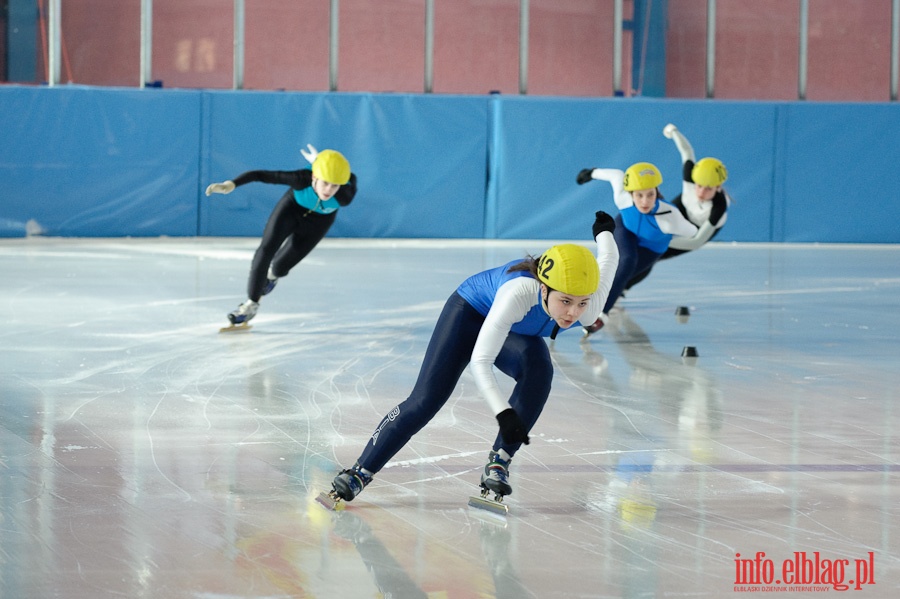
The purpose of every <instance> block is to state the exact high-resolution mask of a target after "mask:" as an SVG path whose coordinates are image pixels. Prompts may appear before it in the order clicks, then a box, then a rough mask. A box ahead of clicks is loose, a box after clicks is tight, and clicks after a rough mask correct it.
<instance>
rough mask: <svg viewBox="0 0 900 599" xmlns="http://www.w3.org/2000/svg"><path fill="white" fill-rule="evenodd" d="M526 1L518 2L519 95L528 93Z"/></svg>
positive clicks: (527, 10)
mask: <svg viewBox="0 0 900 599" xmlns="http://www.w3.org/2000/svg"><path fill="white" fill-rule="evenodd" d="M528 13H529V9H528V0H519V93H520V94H523V95H524V94H527V93H528V16H529V14H528Z"/></svg>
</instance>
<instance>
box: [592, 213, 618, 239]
mask: <svg viewBox="0 0 900 599" xmlns="http://www.w3.org/2000/svg"><path fill="white" fill-rule="evenodd" d="M594 217H595V219H594V226H593V227H592V228H591V230H592V231H593V232H594V239H597V235H599V234H600V233H602V232H603V231H609V232H610V233H612V232H613V231H615V230H616V221H614V220H613V217H611V216H610V215H608V214H607V213H605V212H603V211H602V210H599V211H597V213H596V214H594Z"/></svg>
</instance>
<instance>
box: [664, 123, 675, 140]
mask: <svg viewBox="0 0 900 599" xmlns="http://www.w3.org/2000/svg"><path fill="white" fill-rule="evenodd" d="M676 131H678V127H676V126H675V125H673V124H672V123H669V124H668V125H666V126H665V127H664V128H663V135H665V136H666V137H667V138H668V139H672V136H673V135H675V132H676Z"/></svg>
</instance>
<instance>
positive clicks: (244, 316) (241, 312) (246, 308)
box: [219, 299, 259, 333]
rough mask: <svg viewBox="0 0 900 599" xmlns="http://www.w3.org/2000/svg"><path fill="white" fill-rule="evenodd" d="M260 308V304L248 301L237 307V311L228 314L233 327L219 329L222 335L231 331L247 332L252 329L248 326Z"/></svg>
mask: <svg viewBox="0 0 900 599" xmlns="http://www.w3.org/2000/svg"><path fill="white" fill-rule="evenodd" d="M258 308H259V304H258V303H257V302H254V301H253V300H249V299H248V300H247V301H246V302H244V303H243V304H241V305H240V306H238V307H237V310H234V311H233V312H231V313H229V314H228V320H229V321H230V322H231V326H227V327H222V328H221V329H219V332H220V333H227V332H231V331H246V330H249V329H250V325H249V324H248V323H249V322H250V320H251V319H252V318H253V317H254V316H256V310H257V309H258Z"/></svg>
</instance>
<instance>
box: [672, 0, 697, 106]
mask: <svg viewBox="0 0 900 599" xmlns="http://www.w3.org/2000/svg"><path fill="white" fill-rule="evenodd" d="M706 5H707V0H678V1H677V2H675V1H673V2H669V23H668V27H667V28H666V96H667V97H670V98H705V97H706V22H707V21H706Z"/></svg>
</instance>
